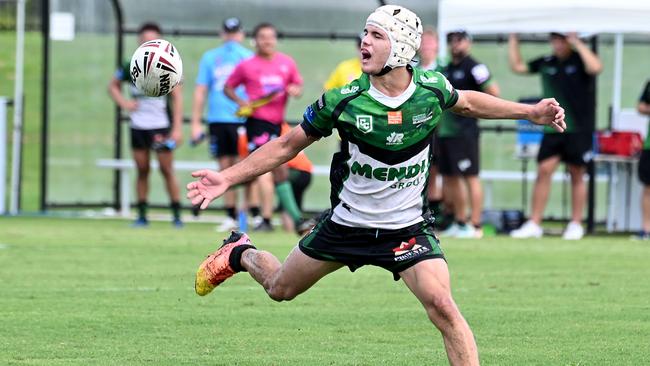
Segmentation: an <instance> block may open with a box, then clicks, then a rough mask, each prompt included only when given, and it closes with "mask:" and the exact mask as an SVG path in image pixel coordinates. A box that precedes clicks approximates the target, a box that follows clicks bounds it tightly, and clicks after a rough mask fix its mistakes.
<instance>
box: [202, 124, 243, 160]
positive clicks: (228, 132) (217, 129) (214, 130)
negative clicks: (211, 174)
mask: <svg viewBox="0 0 650 366" xmlns="http://www.w3.org/2000/svg"><path fill="white" fill-rule="evenodd" d="M242 126H243V125H242V124H241V123H221V122H213V123H210V124H209V125H208V131H209V133H210V146H209V148H210V154H212V157H214V158H220V157H222V156H235V157H237V156H239V151H238V150H237V147H238V146H239V144H238V142H239V134H238V133H237V129H238V128H239V127H242Z"/></svg>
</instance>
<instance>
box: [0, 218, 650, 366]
mask: <svg viewBox="0 0 650 366" xmlns="http://www.w3.org/2000/svg"><path fill="white" fill-rule="evenodd" d="M0 233H2V235H1V236H0V268H2V270H1V271H0V319H2V320H1V324H2V331H1V332H0V344H2V347H0V364H2V365H89V364H99V365H141V364H154V365H196V364H210V365H378V364H385V365H424V364H435V365H443V364H446V362H447V361H446V357H445V354H444V348H443V345H442V340H441V338H440V336H439V334H438V332H437V331H436V330H435V328H434V327H433V326H432V325H431V324H430V323H429V321H428V320H427V318H426V316H425V314H424V311H423V309H422V308H421V306H420V304H419V303H418V301H417V300H416V299H415V298H414V297H413V296H412V295H411V294H410V293H409V291H408V290H407V289H406V288H405V286H404V285H403V283H402V282H393V280H392V276H391V275H390V274H389V273H388V272H385V271H383V270H381V269H378V268H371V267H368V268H366V267H364V268H362V269H360V270H359V271H357V272H356V273H354V274H352V273H350V272H349V271H348V270H347V269H342V270H339V271H337V272H336V273H334V274H332V275H329V276H327V277H326V278H324V279H323V280H322V281H321V282H319V283H318V284H316V285H315V286H314V287H313V288H312V289H310V290H309V291H308V292H307V293H305V294H303V295H301V296H299V297H298V298H297V299H295V300H294V301H291V302H286V303H275V302H273V301H271V300H269V299H268V298H267V296H266V295H265V293H264V291H263V290H262V289H261V288H260V286H259V285H258V284H257V283H256V282H255V281H253V280H252V279H251V278H250V277H249V276H248V275H247V274H238V275H236V276H235V277H234V278H232V279H230V280H228V281H227V282H226V283H225V284H223V285H222V286H220V287H219V288H217V289H216V290H215V291H214V292H213V293H212V294H210V295H209V296H207V297H205V298H200V297H198V296H196V295H195V294H194V291H193V279H194V271H195V270H196V267H197V266H198V264H199V263H200V262H201V261H202V260H203V258H204V257H205V255H207V254H208V253H210V252H211V251H213V250H214V249H215V248H216V247H217V246H218V245H219V243H220V241H221V239H222V236H223V235H225V234H215V233H214V231H213V228H212V226H208V225H204V224H189V225H188V226H187V227H186V228H185V229H183V230H174V229H172V228H171V226H170V225H169V223H154V224H153V227H152V228H150V229H144V230H140V229H130V228H129V227H128V223H127V222H125V221H117V220H115V221H111V220H106V221H98V220H72V219H67V220H64V219H52V218H0ZM252 239H253V242H254V243H255V244H256V245H257V246H258V247H260V248H263V249H266V250H269V251H271V252H272V253H274V254H275V255H277V256H278V257H279V258H284V257H285V256H286V255H287V253H288V252H289V251H290V250H291V248H292V247H293V246H294V245H295V242H296V237H295V236H293V235H290V234H283V233H273V234H253V235H252ZM443 249H444V250H445V252H446V255H447V258H448V261H449V266H450V270H451V275H452V285H453V292H454V297H455V299H456V301H457V303H458V304H459V306H460V308H461V309H462V311H463V313H464V315H465V317H466V318H467V319H468V321H469V323H470V324H471V326H472V328H473V330H474V333H475V336H476V338H477V341H478V345H479V350H480V353H481V359H482V362H483V363H484V364H486V365H644V364H648V363H650V358H649V357H650V356H649V355H650V349H649V348H648V342H647V337H646V335H647V334H649V332H650V315H649V314H650V311H649V310H650V302H649V297H648V288H649V287H648V284H647V281H646V279H647V278H649V277H650V267H648V258H650V247H649V246H648V245H647V244H646V243H643V242H633V241H629V240H627V239H625V238H620V237H608V238H587V239H585V240H583V241H579V242H566V241H561V240H559V239H555V238H547V239H543V240H533V241H514V240H511V239H507V238H502V237H497V238H490V239H484V240H477V241H462V240H446V241H443Z"/></svg>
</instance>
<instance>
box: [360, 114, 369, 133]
mask: <svg viewBox="0 0 650 366" xmlns="http://www.w3.org/2000/svg"><path fill="white" fill-rule="evenodd" d="M357 128H358V129H359V131H361V132H363V133H368V132H370V131H372V116H368V115H359V116H357Z"/></svg>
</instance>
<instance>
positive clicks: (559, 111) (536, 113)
mask: <svg viewBox="0 0 650 366" xmlns="http://www.w3.org/2000/svg"><path fill="white" fill-rule="evenodd" d="M529 120H530V121H531V122H533V123H535V124H538V125H548V126H551V127H552V128H553V129H554V130H556V131H558V132H564V130H566V122H564V108H562V107H561V106H560V103H558V102H557V100H555V98H547V99H542V100H541V101H540V102H539V103H537V104H535V105H534V106H533V110H532V111H531V113H530V117H529Z"/></svg>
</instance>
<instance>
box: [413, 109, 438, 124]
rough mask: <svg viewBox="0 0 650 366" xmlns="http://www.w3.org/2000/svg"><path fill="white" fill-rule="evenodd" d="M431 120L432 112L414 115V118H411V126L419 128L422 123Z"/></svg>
mask: <svg viewBox="0 0 650 366" xmlns="http://www.w3.org/2000/svg"><path fill="white" fill-rule="evenodd" d="M432 118H433V111H430V112H429V113H421V114H416V115H415V116H413V124H414V125H416V126H419V125H421V124H423V123H424V122H426V121H429V120H431V119H432Z"/></svg>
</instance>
